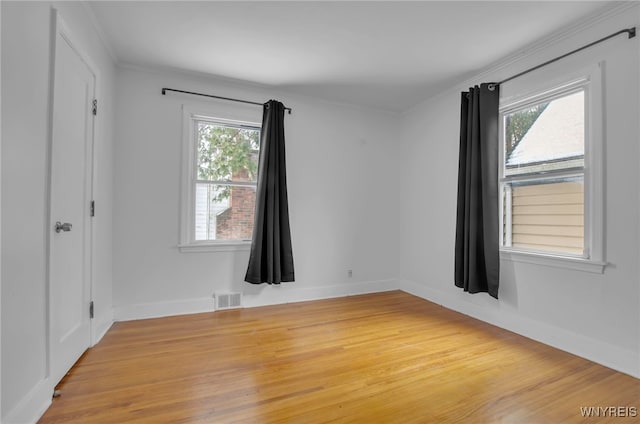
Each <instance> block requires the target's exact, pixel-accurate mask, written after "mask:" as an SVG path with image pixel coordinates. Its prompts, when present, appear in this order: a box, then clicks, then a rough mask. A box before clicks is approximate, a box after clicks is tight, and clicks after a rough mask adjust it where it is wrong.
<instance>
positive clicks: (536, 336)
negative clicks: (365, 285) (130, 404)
mask: <svg viewBox="0 0 640 424" xmlns="http://www.w3.org/2000/svg"><path fill="white" fill-rule="evenodd" d="M398 286H399V288H400V289H401V290H403V291H405V292H407V293H410V294H413V295H414V296H418V297H421V298H423V299H425V300H428V301H430V302H434V303H437V304H439V305H442V306H444V307H445V308H448V309H451V310H454V311H457V312H460V313H462V314H464V315H467V316H470V317H472V318H476V319H479V320H481V321H484V322H486V323H488V324H491V325H495V326H496V327H500V328H503V329H505V330H509V331H513V332H514V333H517V334H520V335H522V336H524V337H527V338H529V339H532V340H535V341H538V342H541V343H544V344H546V345H548V346H551V347H555V348H557V349H560V350H563V351H565V352H569V353H571V354H574V355H576V356H580V357H581V358H585V359H587V360H589V361H592V362H596V363H598V364H600V365H603V366H605V367H608V368H611V369H613V370H616V371H620V372H622V373H625V374H628V375H631V376H633V377H636V378H640V372H639V370H638V369H637V356H638V354H637V352H634V351H633V350H628V349H623V348H621V347H618V346H615V345H612V344H610V343H606V342H603V341H601V340H597V339H593V338H590V337H586V336H583V335H581V334H577V333H574V332H572V331H568V330H565V329H562V328H559V327H556V326H554V325H549V324H545V323H543V322H540V321H536V320H532V319H529V318H526V317H523V316H522V315H520V314H517V313H515V312H512V311H510V310H509V309H507V308H505V307H504V306H503V305H502V304H497V306H496V309H494V310H490V309H488V308H485V307H483V306H481V305H477V304H474V303H472V302H471V301H468V300H465V299H462V298H461V297H459V298H456V296H454V295H453V294H451V293H445V292H441V291H437V290H433V289H432V288H430V287H427V286H425V285H421V284H418V283H415V282H413V281H408V280H401V281H399V282H398ZM459 295H460V296H468V295H467V294H466V293H459Z"/></svg>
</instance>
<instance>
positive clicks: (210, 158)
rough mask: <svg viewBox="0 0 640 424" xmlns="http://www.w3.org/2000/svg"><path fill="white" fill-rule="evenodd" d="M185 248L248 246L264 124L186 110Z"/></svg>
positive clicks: (183, 248) (183, 217) (183, 221)
mask: <svg viewBox="0 0 640 424" xmlns="http://www.w3.org/2000/svg"><path fill="white" fill-rule="evenodd" d="M184 125H185V135H184V137H185V140H184V150H183V184H182V188H183V195H182V203H183V205H182V214H183V216H182V219H181V221H182V222H181V240H180V247H181V250H183V251H185V250H187V251H188V250H202V249H205V250H229V249H234V250H235V249H237V248H242V246H247V245H248V244H249V242H250V241H251V237H252V232H253V222H254V211H255V199H256V184H257V173H258V155H259V150H260V126H259V125H258V124H254V123H249V122H241V121H232V120H226V119H220V118H216V117H211V116H206V115H199V114H194V113H189V112H188V111H185V114H184Z"/></svg>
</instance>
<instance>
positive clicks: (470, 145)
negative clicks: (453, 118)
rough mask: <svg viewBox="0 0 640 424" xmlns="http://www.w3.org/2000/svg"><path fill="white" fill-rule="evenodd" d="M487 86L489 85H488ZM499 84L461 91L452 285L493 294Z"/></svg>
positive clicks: (496, 279) (496, 253)
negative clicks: (454, 255) (453, 277)
mask: <svg viewBox="0 0 640 424" xmlns="http://www.w3.org/2000/svg"><path fill="white" fill-rule="evenodd" d="M490 85H491V86H492V87H493V89H490V88H489V86H490ZM499 91H500V87H499V86H498V85H492V84H481V85H480V87H478V86H475V87H474V88H470V89H469V92H468V93H467V92H464V93H462V102H461V111H460V153H459V154H460V158H459V163H458V212H457V218H456V257H455V284H456V286H458V287H460V288H462V289H464V291H466V292H469V293H479V292H487V293H489V295H491V296H493V297H495V298H496V299H497V298H498V284H499V279H500V256H499V231H500V230H499V222H500V221H499V216H498V214H499V211H498V207H499V203H498V108H499V106H498V100H499Z"/></svg>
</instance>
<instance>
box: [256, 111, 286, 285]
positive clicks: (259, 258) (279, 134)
mask: <svg viewBox="0 0 640 424" xmlns="http://www.w3.org/2000/svg"><path fill="white" fill-rule="evenodd" d="M244 279H245V281H246V282H248V283H253V284H262V283H267V284H280V283H281V282H283V281H285V282H286V281H294V272H293V252H292V249H291V231H290V228H289V207H288V202H287V175H286V165H285V150H284V105H283V104H282V103H280V102H278V101H275V100H269V102H267V103H265V105H264V109H263V115H262V132H261V133H260V156H259V162H258V187H257V190H256V210H255V218H254V226H253V240H252V242H251V254H250V256H249V266H248V268H247V274H246V275H245V277H244Z"/></svg>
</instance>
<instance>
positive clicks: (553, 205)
mask: <svg viewBox="0 0 640 424" xmlns="http://www.w3.org/2000/svg"><path fill="white" fill-rule="evenodd" d="M503 196H504V197H503V199H504V211H503V213H504V228H503V231H504V241H505V242H504V245H505V246H511V247H515V248H518V249H525V250H536V251H544V252H555V253H567V254H572V255H582V254H583V251H584V179H583V178H582V177H578V178H565V179H556V180H552V181H549V180H546V181H544V180H543V181H536V182H527V183H508V184H505V186H504V193H503Z"/></svg>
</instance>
